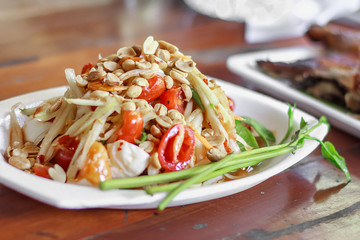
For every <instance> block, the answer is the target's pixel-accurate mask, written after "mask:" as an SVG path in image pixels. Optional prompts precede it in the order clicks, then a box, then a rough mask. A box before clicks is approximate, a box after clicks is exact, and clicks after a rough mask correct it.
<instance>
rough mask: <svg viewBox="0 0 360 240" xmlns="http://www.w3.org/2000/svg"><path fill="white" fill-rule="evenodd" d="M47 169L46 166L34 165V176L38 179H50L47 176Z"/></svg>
mask: <svg viewBox="0 0 360 240" xmlns="http://www.w3.org/2000/svg"><path fill="white" fill-rule="evenodd" d="M49 168H50V167H48V166H38V165H35V166H34V167H33V170H34V173H35V175H37V176H39V177H43V178H49V179H51V177H50V175H49Z"/></svg>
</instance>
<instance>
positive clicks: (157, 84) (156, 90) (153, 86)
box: [137, 75, 166, 102]
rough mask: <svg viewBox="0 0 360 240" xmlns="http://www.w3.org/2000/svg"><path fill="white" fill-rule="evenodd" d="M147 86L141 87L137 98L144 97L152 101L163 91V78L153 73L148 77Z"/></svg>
mask: <svg viewBox="0 0 360 240" xmlns="http://www.w3.org/2000/svg"><path fill="white" fill-rule="evenodd" d="M148 82H149V86H148V87H146V88H143V90H142V92H141V94H140V96H139V97H137V98H138V99H144V100H146V101H147V102H152V101H154V100H155V99H157V98H158V97H160V95H161V94H162V93H163V92H164V91H165V89H166V87H165V81H164V79H163V78H162V77H161V76H159V75H155V76H154V77H152V78H150V79H148Z"/></svg>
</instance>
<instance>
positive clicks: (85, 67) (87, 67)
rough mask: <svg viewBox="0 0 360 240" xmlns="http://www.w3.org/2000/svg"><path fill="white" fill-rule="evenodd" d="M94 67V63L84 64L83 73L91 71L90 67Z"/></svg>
mask: <svg viewBox="0 0 360 240" xmlns="http://www.w3.org/2000/svg"><path fill="white" fill-rule="evenodd" d="M93 67H94V64H92V63H87V64H85V65H84V66H83V68H82V69H81V74H85V73H88V72H90V69H91V68H93Z"/></svg>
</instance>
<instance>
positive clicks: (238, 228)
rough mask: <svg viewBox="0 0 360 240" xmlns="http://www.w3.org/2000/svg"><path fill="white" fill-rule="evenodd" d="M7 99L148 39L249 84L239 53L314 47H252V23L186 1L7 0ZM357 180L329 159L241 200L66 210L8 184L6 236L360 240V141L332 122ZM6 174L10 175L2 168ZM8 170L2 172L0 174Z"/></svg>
mask: <svg viewBox="0 0 360 240" xmlns="http://www.w3.org/2000/svg"><path fill="white" fill-rule="evenodd" d="M0 2H1V4H2V6H3V7H2V8H1V10H0V13H1V14H0V32H1V37H0V49H1V50H0V52H1V54H0V84H1V87H0V99H6V98H9V97H12V96H16V95H19V94H23V93H26V92H30V91H34V90H39V89H45V88H49V87H54V86H60V85H64V84H65V83H66V82H65V78H64V69H65V68H66V67H73V68H75V69H76V71H80V69H81V67H82V65H83V64H85V63H87V62H88V61H91V60H96V59H97V55H98V53H101V54H102V55H104V56H105V55H107V54H109V53H112V52H114V51H116V50H117V49H118V48H119V47H121V46H127V45H128V44H132V43H134V42H135V43H141V42H142V41H143V40H144V39H145V37H146V36H148V35H153V36H155V37H156V38H157V39H165V40H167V41H169V42H172V43H174V44H175V45H177V46H178V47H179V48H180V49H181V50H182V51H183V52H184V53H186V54H188V55H192V56H193V58H194V60H195V61H196V62H197V63H198V67H199V69H200V70H201V71H202V72H203V73H206V74H208V75H211V76H214V77H219V78H221V79H224V80H226V81H230V82H233V83H236V84H239V85H243V86H245V82H244V81H243V79H241V78H240V77H238V76H236V75H234V74H232V73H231V72H229V70H227V68H226V65H225V61H226V58H227V57H228V56H230V55H232V54H235V53H239V52H246V51H252V50H259V49H268V48H277V47H286V46H295V45H306V44H309V43H308V42H307V40H306V39H305V38H303V37H299V38H295V39H289V40H281V41H276V42H270V43H266V44H257V45H250V44H247V43H246V42H245V41H244V35H243V33H244V25H243V24H242V23H234V22H226V21H221V20H218V19H213V18H209V17H206V16H203V15H200V14H197V13H196V12H194V11H192V10H190V9H189V8H187V7H186V6H185V4H184V3H183V2H181V1H176V0H173V1H151V2H150V1H110V0H109V1H101V2H100V1H59V2H54V1H41V0H38V1H31V4H30V3H29V2H28V1H21V0H17V1H5V0H1V1H0ZM326 139H327V140H329V141H331V142H333V143H334V144H335V146H336V147H337V148H338V150H339V151H340V153H341V154H342V155H343V156H344V157H345V158H346V161H347V164H348V167H349V169H350V172H351V175H352V182H351V183H350V184H346V183H345V182H346V180H345V178H344V176H343V175H342V173H341V172H340V171H339V170H338V169H336V168H334V167H333V166H332V165H331V164H329V163H328V162H327V161H326V160H324V159H323V158H322V157H321V154H320V151H319V149H317V150H316V151H314V152H313V153H312V154H311V155H310V156H308V157H307V158H306V159H304V160H303V161H301V163H300V164H298V165H296V166H294V167H292V168H291V169H288V170H287V171H285V172H283V173H281V174H278V175H276V176H274V177H272V178H270V179H269V180H267V181H265V182H264V183H261V184H259V185H257V186H255V187H253V188H251V189H249V190H246V191H244V192H241V193H238V194H234V195H232V196H228V197H224V198H220V199H216V200H212V201H207V202H202V203H197V204H192V205H187V206H180V207H171V208H167V209H165V210H164V211H157V210H154V209H150V210H111V209H83V210H66V209H57V208H54V207H51V206H48V205H45V204H43V203H40V202H38V201H36V200H33V199H30V198H28V197H26V196H23V195H21V194H19V193H17V192H16V191H13V190H11V189H9V188H7V187H5V186H2V185H1V186H0V238H1V239H224V240H225V239H226V240H228V239H359V236H360V225H359V224H360V201H359V199H360V181H359V177H360V159H359V156H360V140H359V139H358V138H356V137H353V136H351V135H349V134H347V133H344V132H343V131H341V130H339V129H337V128H336V127H332V129H331V130H330V132H329V134H328V136H327V137H326ZM0 172H1V171H0ZM0 174H1V173H0Z"/></svg>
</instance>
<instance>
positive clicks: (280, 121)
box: [0, 81, 328, 209]
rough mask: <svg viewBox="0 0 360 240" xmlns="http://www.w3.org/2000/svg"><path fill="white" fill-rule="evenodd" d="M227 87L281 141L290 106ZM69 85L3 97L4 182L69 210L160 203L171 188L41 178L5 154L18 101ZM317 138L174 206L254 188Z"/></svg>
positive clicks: (0, 164) (0, 163) (0, 146)
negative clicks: (150, 190)
mask: <svg viewBox="0 0 360 240" xmlns="http://www.w3.org/2000/svg"><path fill="white" fill-rule="evenodd" d="M219 83H220V85H222V87H223V89H224V90H225V92H226V93H227V94H228V96H230V97H231V98H233V99H234V101H235V103H236V105H237V106H236V109H235V112H236V114H238V115H241V116H250V117H253V118H256V119H257V120H259V121H260V122H262V123H263V124H264V125H265V126H266V127H267V128H269V129H271V130H274V132H275V136H276V137H277V139H278V140H280V139H281V138H282V137H283V136H284V135H285V132H286V130H287V111H288V105H286V104H285V103H282V102H279V101H277V100H275V99H272V98H270V97H267V96H265V95H262V94H259V93H256V92H253V91H251V90H247V89H244V88H242V87H239V86H236V85H233V84H230V83H226V82H223V81H219ZM65 89H66V88H65V87H59V88H52V89H48V90H42V91H38V92H33V93H29V94H25V95H22V96H18V97H14V98H11V99H8V100H4V101H1V102H0V152H1V154H0V182H1V183H2V184H4V185H5V186H7V187H9V188H11V189H14V190H15V191H18V192H20V193H22V194H24V195H26V196H29V197H31V198H33V199H37V200H38V201H41V202H43V203H46V204H49V205H52V206H55V207H58V208H69V209H80V208H120V209H145V208H156V207H157V205H158V204H159V203H160V201H161V200H162V199H163V198H164V197H165V193H159V194H155V195H153V196H151V195H147V194H146V193H145V192H144V191H142V190H109V191H102V190H100V189H97V188H91V187H85V186H79V185H75V184H62V183H58V182H55V181H51V180H48V179H44V178H41V177H37V176H34V175H31V174H28V173H25V172H23V171H21V170H18V169H16V168H15V167H13V166H11V165H9V164H8V163H7V162H6V161H5V159H4V158H3V154H4V152H5V151H6V146H7V145H8V131H9V114H8V113H9V110H10V108H11V106H12V105H14V104H15V103H17V102H20V101H21V102H23V103H25V104H30V103H32V102H36V101H40V100H44V99H48V98H50V97H54V96H59V95H62V94H63V92H64V91H65ZM301 117H304V119H305V120H306V121H308V122H309V123H310V124H311V125H313V124H315V123H316V122H317V119H315V118H314V117H312V116H310V115H309V114H307V113H305V112H302V111H300V110H296V111H295V117H294V118H295V123H296V124H299V121H300V119H301ZM327 132H328V128H327V126H325V125H322V126H320V127H319V128H317V129H316V130H315V131H314V132H313V133H312V136H316V137H318V138H319V139H323V138H324V137H325V136H326V134H327ZM317 146H318V143H317V142H316V141H310V140H308V141H306V143H305V145H304V146H303V148H301V149H299V150H298V151H297V152H296V154H294V155H293V154H287V155H284V156H281V157H277V158H273V159H271V160H268V161H267V162H266V163H263V164H261V165H260V167H259V168H257V172H256V174H253V175H251V176H248V177H245V178H242V179H238V180H233V181H228V182H225V183H219V184H214V185H209V186H203V187H197V188H192V189H187V190H185V191H183V192H181V193H180V194H179V195H177V196H176V197H175V198H174V199H173V201H172V202H171V203H170V205H169V206H177V205H185V204H190V203H196V202H201V201H207V200H211V199H215V198H220V197H224V196H228V195H231V194H234V193H238V192H241V191H243V190H246V189H248V188H250V187H253V186H255V185H257V184H259V183H261V182H263V181H265V180H266V179H268V178H270V177H272V176H273V175H275V174H278V173H280V172H281V171H284V170H285V169H287V168H289V167H290V166H292V165H294V164H295V163H297V162H299V161H300V160H301V159H303V158H304V157H306V156H307V155H309V154H310V153H311V152H312V151H313V150H314V149H315V148H316V147H317Z"/></svg>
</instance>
